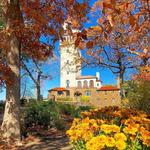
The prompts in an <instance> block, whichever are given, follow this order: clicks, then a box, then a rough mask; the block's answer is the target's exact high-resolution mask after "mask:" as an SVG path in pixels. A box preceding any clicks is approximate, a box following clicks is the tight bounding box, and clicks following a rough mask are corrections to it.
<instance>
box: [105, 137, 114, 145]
mask: <svg viewBox="0 0 150 150" xmlns="http://www.w3.org/2000/svg"><path fill="white" fill-rule="evenodd" d="M106 146H108V147H114V146H115V139H114V138H113V137H107V138H106Z"/></svg>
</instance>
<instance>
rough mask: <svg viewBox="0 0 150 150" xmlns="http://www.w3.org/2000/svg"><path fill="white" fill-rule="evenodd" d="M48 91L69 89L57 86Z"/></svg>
mask: <svg viewBox="0 0 150 150" xmlns="http://www.w3.org/2000/svg"><path fill="white" fill-rule="evenodd" d="M48 91H49V92H50V91H68V90H67V89H66V88H63V87H56V88H53V89H50V90H48Z"/></svg>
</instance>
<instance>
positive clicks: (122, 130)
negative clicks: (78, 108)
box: [67, 107, 150, 150]
mask: <svg viewBox="0 0 150 150" xmlns="http://www.w3.org/2000/svg"><path fill="white" fill-rule="evenodd" d="M82 116H83V117H82V119H74V121H73V124H72V126H71V128H70V129H69V130H68V131H67V135H68V136H69V138H70V142H71V143H72V144H73V146H74V149H75V150H81V149H82V150H96V149H97V150H100V149H103V150H108V149H116V150H117V149H118V150H125V149H126V150H142V149H144V150H148V149H149V148H150V143H149V140H150V129H149V125H150V119H149V115H147V114H145V113H143V112H137V111H134V110H131V109H127V110H125V109H120V108H118V107H106V108H103V109H99V110H98V109H96V110H91V111H89V112H83V113H82Z"/></svg>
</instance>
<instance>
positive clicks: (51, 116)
mask: <svg viewBox="0 0 150 150" xmlns="http://www.w3.org/2000/svg"><path fill="white" fill-rule="evenodd" d="M29 105H30V106H29V107H26V108H25V113H24V124H25V127H26V128H29V127H32V126H37V125H38V126H41V127H43V128H46V129H47V128H51V127H57V128H59V127H60V128H62V125H63V123H62V120H61V119H60V114H59V110H58V107H57V105H56V103H55V102H52V101H39V102H32V103H30V104H29Z"/></svg>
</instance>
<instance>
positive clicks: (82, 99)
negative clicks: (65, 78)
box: [80, 96, 90, 102]
mask: <svg viewBox="0 0 150 150" xmlns="http://www.w3.org/2000/svg"><path fill="white" fill-rule="evenodd" d="M80 101H81V102H89V101H90V97H89V96H81V97H80Z"/></svg>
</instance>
